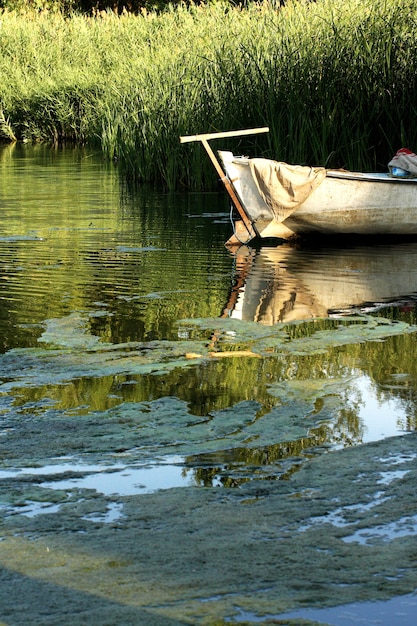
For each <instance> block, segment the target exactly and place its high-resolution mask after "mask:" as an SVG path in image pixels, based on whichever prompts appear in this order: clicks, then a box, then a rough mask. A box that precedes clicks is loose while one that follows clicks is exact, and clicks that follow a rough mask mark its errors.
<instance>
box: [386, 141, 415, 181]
mask: <svg viewBox="0 0 417 626" xmlns="http://www.w3.org/2000/svg"><path fill="white" fill-rule="evenodd" d="M388 167H389V170H390V173H391V175H392V176H395V177H400V178H402V177H404V176H406V177H407V178H417V154H415V153H414V152H412V151H411V150H409V149H408V148H400V150H398V151H397V153H396V154H395V156H394V157H393V158H392V159H391V161H390V162H389V163H388Z"/></svg>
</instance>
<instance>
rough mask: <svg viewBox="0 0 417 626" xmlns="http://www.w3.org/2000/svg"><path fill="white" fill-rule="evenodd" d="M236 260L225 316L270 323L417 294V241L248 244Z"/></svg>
mask: <svg viewBox="0 0 417 626" xmlns="http://www.w3.org/2000/svg"><path fill="white" fill-rule="evenodd" d="M235 261H236V276H235V284H234V287H233V289H232V291H231V294H230V298H229V302H228V304H227V306H226V308H225V310H224V312H223V316H224V317H226V316H229V317H234V318H237V319H241V320H246V321H249V320H250V321H256V322H259V323H261V324H265V325H272V324H277V323H281V322H290V321H294V320H304V319H310V318H314V317H331V316H332V315H334V314H340V313H347V312H350V311H352V310H354V309H357V308H362V309H365V310H368V309H369V308H370V309H375V308H378V307H379V306H383V305H386V304H387V303H392V302H393V301H396V300H397V301H398V300H401V301H403V300H404V301H407V300H410V299H411V300H413V297H414V296H415V295H416V294H417V243H397V244H392V245H369V246H356V247H346V248H329V247H326V248H314V249H312V248H297V247H294V246H293V245H291V244H287V243H285V244H282V245H279V246H277V247H262V248H261V249H259V250H254V249H252V248H249V247H247V246H242V247H241V248H239V250H238V251H237V252H236V253H235Z"/></svg>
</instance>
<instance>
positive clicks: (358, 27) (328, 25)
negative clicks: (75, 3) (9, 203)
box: [0, 0, 417, 189]
mask: <svg viewBox="0 0 417 626" xmlns="http://www.w3.org/2000/svg"><path fill="white" fill-rule="evenodd" d="M416 21H417V4H416V3H415V2H414V1H411V0H318V1H317V2H315V3H314V2H304V1H303V0H298V1H294V2H293V1H292V0H290V1H289V2H288V3H287V5H286V6H285V7H284V8H281V9H279V8H278V9H277V8H274V5H273V4H271V3H262V4H250V5H248V7H247V8H244V9H242V8H238V7H232V6H231V5H230V4H226V3H222V2H216V3H214V4H209V5H207V6H200V7H197V6H195V7H194V6H192V7H190V8H186V7H176V8H172V9H170V10H167V11H165V12H163V13H159V14H158V13H146V12H144V13H143V14H142V15H139V16H134V15H128V14H125V15H121V16H116V15H114V14H112V13H106V14H101V15H98V16H96V17H94V18H91V17H90V18H89V17H85V16H81V15H73V16H71V17H69V18H65V17H64V16H62V15H60V14H59V13H56V12H54V13H52V12H47V11H43V12H38V13H36V12H32V13H30V12H26V13H18V12H7V11H4V12H3V13H2V14H0V84H1V85H2V89H1V91H0V110H1V111H2V113H3V118H4V120H7V129H8V132H9V133H10V136H12V135H15V136H16V137H17V138H18V139H24V140H30V141H33V140H35V141H51V142H60V141H64V140H72V141H76V142H89V143H96V144H98V145H100V146H101V147H102V149H103V151H104V153H105V154H106V156H108V157H109V158H112V159H117V160H118V161H119V162H120V164H121V167H122V168H123V169H124V171H125V172H126V174H127V176H128V177H130V178H135V179H138V180H142V181H150V182H154V183H158V184H163V185H164V186H165V187H167V188H171V189H173V188H175V187H177V188H178V187H180V188H187V187H194V188H201V187H202V186H204V185H206V186H207V185H210V184H213V182H214V180H215V176H214V175H213V172H212V167H211V165H210V163H209V161H208V159H207V157H206V155H205V153H204V151H203V149H202V148H201V146H198V145H197V146H196V145H192V144H187V145H181V144H180V143H179V136H180V135H183V134H195V133H202V132H212V131H216V130H232V129H236V128H248V127H254V126H264V125H268V126H269V127H270V129H271V132H270V134H269V135H268V136H262V137H259V138H257V139H254V138H252V139H246V140H245V141H243V140H241V141H239V140H236V139H234V140H229V142H228V143H227V144H226V143H225V142H221V143H220V145H218V144H216V143H214V144H213V147H214V148H216V147H219V148H222V149H224V148H231V149H234V150H236V151H238V152H247V153H250V154H253V153H254V152H255V151H256V152H257V153H259V152H260V151H262V152H263V154H264V155H265V156H271V157H274V158H277V159H280V160H285V161H289V162H297V163H310V164H315V165H326V166H344V167H348V168H351V169H372V170H378V169H386V164H387V162H388V161H389V159H390V158H391V156H392V155H393V153H394V152H395V151H396V150H397V149H398V148H399V147H401V146H403V145H404V146H407V147H410V148H411V149H413V148H414V149H417V124H416V123H415V120H416V108H417V97H416V96H417V38H415V37H414V35H413V33H414V32H415V29H416ZM255 143H256V144H257V145H256V146H255Z"/></svg>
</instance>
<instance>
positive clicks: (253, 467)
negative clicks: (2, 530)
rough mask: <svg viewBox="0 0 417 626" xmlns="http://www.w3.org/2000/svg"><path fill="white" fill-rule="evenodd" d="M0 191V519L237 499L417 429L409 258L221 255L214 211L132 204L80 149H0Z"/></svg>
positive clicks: (197, 202) (148, 198)
mask: <svg viewBox="0 0 417 626" xmlns="http://www.w3.org/2000/svg"><path fill="white" fill-rule="evenodd" d="M0 174H1V175H0V208H1V219H0V352H1V354H0V380H1V384H0V442H1V443H2V459H1V464H0V482H1V481H7V480H11V481H15V483H16V485H17V484H22V483H25V481H29V482H30V481H35V482H36V485H37V489H38V490H37V491H36V493H35V494H32V493H31V492H28V493H27V496H26V498H24V499H23V501H19V502H17V503H16V502H15V501H14V500H13V498H12V499H11V500H10V501H7V502H3V503H2V504H1V505H0V510H1V512H2V513H4V514H5V515H6V516H9V515H11V516H13V515H16V514H18V515H20V516H22V517H23V518H24V517H26V518H28V519H35V518H40V517H42V516H47V515H53V514H54V513H57V512H62V511H63V507H65V506H66V505H65V502H64V503H62V502H60V501H59V498H61V496H60V495H59V494H62V493H74V494H76V493H78V492H81V493H83V492H84V491H85V492H87V491H88V492H89V493H92V492H94V493H96V494H98V495H104V496H105V497H107V498H110V499H111V498H114V497H117V496H123V497H129V496H140V495H144V494H150V493H155V492H158V491H159V490H161V489H172V488H175V487H182V488H184V489H186V488H187V487H190V486H195V487H200V488H205V487H210V488H216V489H221V488H222V487H233V488H236V491H237V492H238V489H239V487H240V486H242V485H244V484H247V483H250V482H251V481H253V480H254V479H256V480H264V479H272V480H280V479H286V478H288V477H289V476H291V475H292V474H293V473H294V472H296V471H297V470H298V469H299V468H300V467H301V466H302V465H303V464H305V463H306V462H307V461H308V459H310V458H312V457H314V456H316V455H322V454H323V455H324V454H326V452H327V451H329V450H335V449H341V448H345V447H350V446H357V445H360V444H363V443H367V442H372V441H379V440H383V439H386V438H388V437H392V436H394V437H395V436H398V435H401V434H404V433H410V432H412V431H415V430H416V423H417V417H416V416H417V412H416V398H417V394H416V390H417V370H416V365H415V364H416V362H417V361H416V342H415V328H414V325H415V324H416V311H417V308H416V307H417V243H413V242H408V243H405V242H403V243H401V242H397V243H380V244H378V245H377V244H375V243H372V244H370V243H369V242H364V241H361V242H354V243H353V242H345V243H344V244H343V245H334V246H332V245H329V243H327V244H326V245H323V244H321V245H316V246H315V245H313V244H311V243H310V244H309V245H303V246H301V245H289V244H283V245H280V246H263V247H261V248H259V249H256V248H249V247H242V248H240V249H239V250H238V251H237V252H235V253H232V252H231V251H229V250H227V249H226V248H225V246H224V242H225V241H226V240H227V239H228V237H229V235H230V232H231V226H230V224H229V207H228V204H227V200H226V199H225V196H224V194H223V193H222V192H220V193H208V194H203V193H201V194H186V193H184V194H170V195H168V194H164V193H162V192H160V191H157V190H149V189H143V188H142V189H139V190H137V189H132V188H129V186H128V185H126V184H125V183H124V182H123V181H122V180H121V179H120V178H119V176H118V172H117V170H116V169H115V167H114V166H113V165H112V164H109V163H106V162H104V161H103V160H102V158H101V156H100V155H99V154H96V153H94V151H92V150H90V149H88V148H85V149H76V150H74V149H72V148H71V149H70V148H67V149H58V150H52V149H50V148H48V147H44V146H34V147H33V146H27V145H19V146H6V147H2V148H1V150H0ZM390 321H392V322H393V323H392V324H390ZM219 352H223V353H224V354H223V356H225V358H219V354H218V353H219ZM233 353H235V354H238V355H239V354H240V356H238V357H237V358H234V357H233ZM246 354H248V355H249V356H244V355H246ZM259 355H261V357H260V358H259ZM252 357H254V358H252ZM255 357H257V358H255ZM39 490H40V491H39ZM54 492H55V493H56V494H57V495H56V498H54V496H53V494H54ZM43 493H44V494H45V496H44V497H43V496H42V494H43ZM35 496H36V497H35ZM123 516H124V510H123V506H122V505H121V504H120V503H118V502H108V503H107V505H106V507H105V508H104V510H102V511H101V512H100V513H95V512H92V513H88V514H86V515H85V516H84V517H83V519H84V520H90V521H92V522H97V523H103V524H112V523H115V522H116V521H117V520H120V519H123ZM407 519H408V518H407ZM409 519H412V520H413V525H412V532H414V531H415V516H414V517H410V518H409ZM409 527H410V524H408V526H407V528H408V530H409ZM381 528H383V529H384V532H385V531H386V530H387V529H388V530H389V526H385V527H381ZM408 530H407V532H408ZM393 532H396V531H393ZM352 536H354V537H355V536H356V535H352ZM358 537H359V538H360V540H363V542H364V543H366V533H365V534H364V535H358ZM312 618H314V616H313V615H312ZM355 619H356V618H355ZM335 623H336V622H335ZM341 623H342V622H341ZM343 623H344V622H343Z"/></svg>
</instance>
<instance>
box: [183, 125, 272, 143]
mask: <svg viewBox="0 0 417 626" xmlns="http://www.w3.org/2000/svg"><path fill="white" fill-rule="evenodd" d="M259 133H269V128H268V126H264V127H262V128H248V129H246V130H228V131H225V132H223V133H205V134H203V135H186V136H185V137H180V142H181V143H188V142H189V141H209V140H210V139H221V138H223V137H242V136H243V135H257V134H259Z"/></svg>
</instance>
